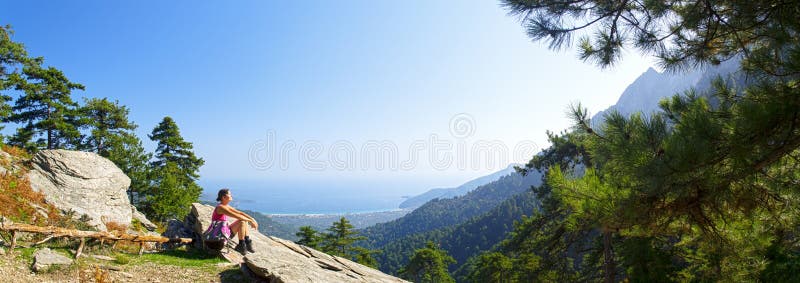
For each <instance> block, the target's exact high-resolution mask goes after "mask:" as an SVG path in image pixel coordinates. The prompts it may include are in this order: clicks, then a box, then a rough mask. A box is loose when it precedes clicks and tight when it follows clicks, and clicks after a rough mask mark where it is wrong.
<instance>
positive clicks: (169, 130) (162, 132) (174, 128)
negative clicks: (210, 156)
mask: <svg viewBox="0 0 800 283" xmlns="http://www.w3.org/2000/svg"><path fill="white" fill-rule="evenodd" d="M149 137H150V140H152V141H155V142H157V143H158V145H157V148H156V152H155V153H156V154H155V161H153V162H152V163H151V165H152V166H153V167H154V168H161V167H164V166H165V165H166V163H167V162H172V163H175V165H177V166H178V168H179V169H180V171H181V175H182V176H183V177H185V178H186V179H188V180H190V181H192V182H194V181H195V180H197V178H199V175H198V171H199V170H200V166H203V164H204V163H205V161H203V159H202V158H198V157H196V156H195V154H194V152H193V151H192V143H190V142H188V141H185V140H184V139H183V137H182V136H181V133H180V130H179V129H178V125H177V124H175V121H174V120H172V118H171V117H164V119H163V120H162V121H161V122H160V123H159V124H158V126H156V127H155V128H154V129H153V131H152V133H151V134H150V135H149Z"/></svg>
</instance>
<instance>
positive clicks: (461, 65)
mask: <svg viewBox="0 0 800 283" xmlns="http://www.w3.org/2000/svg"><path fill="white" fill-rule="evenodd" d="M0 19H2V21H0V23H2V24H10V25H12V26H13V29H14V31H15V35H14V40H16V41H19V42H22V43H24V44H25V45H26V47H27V49H28V51H29V53H30V54H32V55H35V56H44V57H45V59H46V63H47V64H48V65H52V66H55V67H57V68H59V69H61V70H63V71H64V72H65V73H66V74H67V76H68V77H69V78H71V79H72V80H73V81H75V82H79V83H82V84H84V85H85V86H86V91H82V92H76V97H81V96H85V97H109V98H111V99H117V100H119V101H120V102H121V103H122V104H124V105H127V106H128V107H130V108H131V116H130V118H131V119H132V120H133V121H135V122H136V123H137V124H138V125H139V126H140V127H139V129H138V131H137V133H138V134H139V136H140V137H142V138H143V139H144V140H145V142H146V146H147V147H148V149H150V150H152V149H153V148H154V145H153V144H152V143H151V142H150V141H149V140H147V138H146V134H148V133H149V132H150V131H151V130H152V128H153V127H154V126H155V125H156V124H157V123H158V121H160V120H161V118H162V117H164V116H171V117H173V118H174V119H175V120H176V121H177V123H178V125H179V126H180V128H181V131H182V134H183V135H184V137H185V138H186V139H187V140H189V141H191V142H193V143H194V145H195V149H196V152H197V154H198V155H199V156H201V157H203V158H204V159H205V160H206V165H205V166H204V167H203V168H202V169H201V176H202V177H201V184H202V183H203V182H213V183H215V184H216V183H220V182H222V183H224V182H226V181H227V180H237V181H242V180H254V181H270V180H273V181H287V180H288V181H291V180H297V179H314V180H325V181H332V182H338V181H341V182H353V181H355V182H360V181H365V182H366V181H368V182H373V183H386V184H389V183H397V182H406V183H409V184H412V185H410V186H411V187H413V188H414V189H413V190H414V191H419V190H423V189H424V188H426V187H433V186H454V185H458V184H460V183H462V182H464V181H466V180H468V179H470V178H473V177H477V176H480V175H483V174H485V173H488V172H490V171H495V170H499V169H501V167H504V166H505V164H502V165H501V164H497V165H495V166H493V167H492V168H489V166H486V164H487V163H486V162H482V161H480V159H476V160H477V161H476V162H477V163H478V164H481V165H482V166H478V167H479V168H472V167H470V168H458V166H450V167H447V168H444V169H442V168H434V167H436V166H432V165H431V164H429V162H427V161H425V156H422V157H421V158H420V161H418V162H416V164H415V165H414V166H412V167H411V168H410V169H407V170H406V169H404V170H387V169H383V170H380V169H377V168H375V167H374V166H373V167H371V166H367V165H364V167H366V168H362V166H361V165H363V164H360V163H359V162H357V163H359V164H358V165H359V166H357V168H348V169H345V170H339V169H332V168H331V167H332V166H330V161H329V160H327V161H324V160H323V162H328V165H329V166H327V167H326V168H324V169H322V170H309V169H308V168H306V166H303V165H302V164H301V162H300V161H298V158H300V157H299V156H301V155H302V153H301V152H299V150H297V149H296V150H294V152H291V151H290V153H289V155H288V156H290V157H289V158H288V161H287V162H288V166H287V168H285V169H281V168H276V167H277V166H273V167H271V168H269V169H265V168H261V169H259V168H257V166H254V165H253V163H252V162H251V160H252V158H249V157H248V156H250V155H249V153H250V152H251V150H252V149H253V148H254V147H253V145H254V144H257V143H258V142H259V141H260V140H261V141H263V140H266V137H267V135H268V133H273V134H274V136H275V139H274V143H278V144H285V143H286V142H287V141H294V142H295V144H296V145H298V147H296V148H299V145H301V144H304V143H306V142H308V141H314V142H317V143H319V144H320V145H322V147H323V148H327V149H323V150H327V151H330V146H331V145H332V144H333V143H335V142H337V141H346V142H348V143H350V144H352V145H354V147H355V148H356V149H359V148H361V147H362V146H363V145H364V144H367V143H369V141H371V140H376V141H390V142H392V143H394V144H396V145H397V147H398V148H399V149H400V153H399V156H406V155H408V154H407V152H408V150H406V149H408V148H409V145H411V144H413V143H414V141H416V140H427V139H429V138H430V137H431V135H436V136H437V137H440V138H450V140H451V141H453V142H454V143H458V142H463V144H466V145H467V147H468V148H471V146H472V145H474V144H476V143H479V142H480V141H499V142H501V143H503V144H505V145H508V147H510V148H512V147H513V146H514V145H516V144H520V143H521V142H523V141H529V142H533V143H535V144H537V145H538V146H539V147H544V146H546V139H545V130H551V131H560V130H563V129H565V128H567V127H569V125H570V121H569V119H568V118H567V117H566V115H565V111H566V108H567V106H568V104H569V103H571V102H581V103H583V104H584V105H586V106H587V107H589V109H590V110H591V111H592V112H597V111H599V110H603V109H605V108H606V107H608V106H610V105H611V104H613V103H614V102H616V100H617V98H618V97H619V95H620V94H621V93H622V91H623V90H624V88H625V87H626V86H627V85H628V84H630V83H631V82H632V81H633V80H634V79H635V78H636V77H637V76H639V75H640V74H641V73H643V72H644V71H645V70H646V69H647V68H648V67H649V66H650V65H651V60H650V59H647V58H642V57H640V56H638V55H636V54H635V52H632V53H631V54H628V56H626V57H625V59H624V60H623V61H622V62H621V63H620V64H619V65H617V66H616V67H614V68H612V69H607V70H601V69H599V68H597V67H596V66H593V65H591V64H588V63H584V62H581V61H580V60H578V59H577V58H576V53H575V51H574V50H566V51H560V52H559V51H551V50H548V49H547V48H546V45H545V44H543V43H534V42H531V41H530V40H529V38H527V37H526V35H525V34H524V30H523V28H522V27H521V25H520V23H519V21H518V19H516V18H514V17H509V16H507V15H506V12H505V11H504V10H503V9H502V8H501V7H500V6H499V3H498V2H497V1H301V2H293V1H13V2H12V1H4V2H2V4H0ZM459 113H466V114H467V116H466V117H469V118H470V119H471V121H473V122H474V123H472V124H471V125H472V126H473V129H472V131H471V132H470V133H471V134H470V135H469V136H468V137H466V138H463V139H456V138H454V137H453V135H452V133H451V132H450V122H451V118H453V117H454V116H455V115H458V114H459ZM424 154H425V153H423V155H424ZM345 155H346V154H345ZM321 156H322V157H321V159H325V158H329V155H325V154H324V153H323V155H321ZM326 156H328V157H326ZM264 158H266V157H264ZM357 158H358V160H362V159H361V156H357ZM464 158H466V159H469V160H472V159H475V158H477V157H475V156H469V154H467V155H465V156H464ZM401 159H402V158H401ZM513 159H514V158H509V160H508V161H509V162H510V161H517V162H522V161H525V160H524V158H522V159H523V160H513ZM471 162H472V161H469V162H467V163H470V164H471ZM387 167H388V166H387ZM468 167H469V166H468Z"/></svg>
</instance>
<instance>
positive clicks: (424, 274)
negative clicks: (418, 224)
mask: <svg viewBox="0 0 800 283" xmlns="http://www.w3.org/2000/svg"><path fill="white" fill-rule="evenodd" d="M454 263H456V260H455V259H453V257H451V256H449V255H448V254H447V252H446V251H444V250H442V249H441V248H439V247H437V246H436V245H435V244H434V243H433V242H427V243H426V247H425V248H422V249H418V250H416V251H414V255H413V256H411V258H410V259H409V261H408V264H407V265H406V266H405V267H403V268H401V269H400V270H399V271H398V273H400V275H402V276H403V278H404V279H408V280H412V281H414V282H437V283H443V282H455V280H454V279H453V277H452V276H450V273H448V272H447V267H448V266H449V265H450V264H454Z"/></svg>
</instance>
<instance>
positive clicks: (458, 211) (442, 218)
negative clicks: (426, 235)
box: [362, 173, 541, 248]
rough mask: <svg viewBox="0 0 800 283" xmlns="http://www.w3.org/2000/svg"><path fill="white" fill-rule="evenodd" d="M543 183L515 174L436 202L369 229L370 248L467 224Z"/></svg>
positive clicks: (530, 177)
mask: <svg viewBox="0 0 800 283" xmlns="http://www.w3.org/2000/svg"><path fill="white" fill-rule="evenodd" d="M539 183H541V178H540V176H539V175H536V174H530V175H528V176H525V177H523V176H522V175H520V174H518V173H512V174H510V175H508V176H505V177H502V178H500V179H499V180H497V181H495V182H492V183H489V184H487V185H484V186H480V187H478V188H477V189H475V190H474V191H472V192H470V193H468V194H466V195H464V196H461V197H456V198H452V199H435V200H432V201H430V202H428V203H426V204H425V205H423V206H421V207H419V208H417V209H415V210H414V211H412V212H411V213H409V214H407V215H405V216H403V217H401V218H399V219H396V220H394V221H391V222H387V223H381V224H378V225H375V226H372V227H369V228H367V229H364V230H363V231H362V233H363V235H364V236H366V237H367V238H368V245H369V246H370V247H373V248H380V247H382V246H383V245H385V244H386V243H389V242H391V241H394V240H397V239H400V238H402V237H405V236H407V235H412V234H416V233H422V232H427V231H432V230H435V229H438V228H442V227H447V226H451V225H455V224H459V223H463V222H465V221H467V220H469V219H471V218H472V217H475V216H478V215H481V214H483V213H485V212H487V211H489V210H491V209H492V208H494V207H495V206H497V205H498V204H500V203H501V202H503V201H504V200H506V199H508V198H509V197H511V196H513V195H515V194H518V193H521V192H524V191H526V190H530V188H531V186H534V185H538V184H539Z"/></svg>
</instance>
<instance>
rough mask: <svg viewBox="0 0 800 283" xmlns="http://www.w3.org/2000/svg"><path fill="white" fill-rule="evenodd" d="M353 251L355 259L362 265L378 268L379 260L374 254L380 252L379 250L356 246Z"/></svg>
mask: <svg viewBox="0 0 800 283" xmlns="http://www.w3.org/2000/svg"><path fill="white" fill-rule="evenodd" d="M353 252H354V253H355V255H354V256H353V260H354V261H355V262H358V263H359V264H361V265H364V266H369V267H372V268H375V269H377V268H378V260H376V259H375V257H374V256H373V254H377V253H380V251H378V250H370V249H367V248H365V247H355V248H353Z"/></svg>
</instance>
